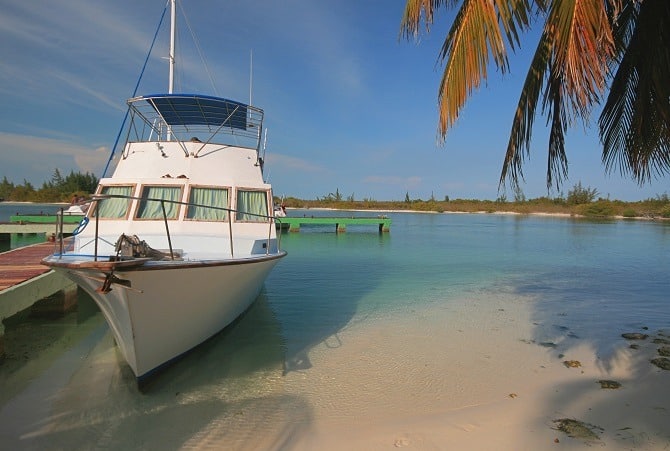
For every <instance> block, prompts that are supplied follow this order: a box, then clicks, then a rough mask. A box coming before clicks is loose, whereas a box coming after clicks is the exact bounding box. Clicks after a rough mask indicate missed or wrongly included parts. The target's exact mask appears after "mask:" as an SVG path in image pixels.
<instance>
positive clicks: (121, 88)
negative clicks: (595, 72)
mask: <svg viewBox="0 0 670 451" xmlns="http://www.w3.org/2000/svg"><path fill="white" fill-rule="evenodd" d="M165 4H166V3H165V0H142V1H139V2H138V1H137V0H115V1H113V2H109V1H91V0H59V1H58V2H35V1H31V2H27V1H25V0H0V10H1V11H2V14H1V15H0V97H1V98H2V101H1V103H0V104H1V105H2V108H0V177H7V179H8V180H9V181H11V182H13V183H15V184H21V183H23V182H24V181H28V182H30V183H32V184H33V185H34V186H36V187H38V188H39V187H40V186H41V185H42V183H43V182H44V181H48V180H50V178H51V176H52V175H53V174H54V171H55V169H58V170H59V171H60V173H61V174H69V173H70V172H71V171H75V172H78V171H79V172H91V173H93V174H94V175H96V176H97V177H100V176H101V175H102V172H103V169H104V167H105V164H106V162H107V160H108V158H109V156H110V152H111V149H112V148H113V146H114V142H115V139H116V137H117V134H118V133H119V128H120V127H121V124H122V121H123V118H124V114H125V111H126V103H125V101H126V100H127V99H128V98H130V97H132V95H133V91H134V89H135V85H136V84H137V82H138V78H139V75H140V72H141V69H142V65H143V63H144V60H145V58H146V57H147V54H148V50H149V46H150V44H151V40H152V38H153V36H154V33H155V32H156V29H157V25H158V23H159V20H160V17H161V14H162V12H163V10H164V7H165ZM404 4H405V3H404V1H403V0H367V1H360V0H338V1H323V0H283V1H281V2H279V1H276V0H258V1H254V2H246V1H214V0H183V2H181V6H180V7H179V15H178V19H177V20H178V27H179V30H180V32H179V37H178V48H177V51H178V53H177V61H178V69H177V76H176V87H175V92H183V93H196V92H197V93H202V94H208V95H216V96H221V97H226V98H230V99H233V100H238V101H242V102H248V101H249V100H251V103H252V104H253V105H255V106H258V107H260V108H263V109H264V111H265V127H266V129H267V130H268V138H267V148H266V166H265V171H266V172H265V175H266V178H267V179H268V181H269V182H270V183H272V185H273V190H274V193H275V195H278V196H292V197H297V198H302V199H316V198H322V197H325V196H328V195H329V194H331V193H335V192H336V191H337V192H339V193H340V194H341V195H342V196H343V197H350V196H351V197H353V198H354V199H355V200H365V199H369V200H404V199H405V197H406V195H409V197H410V198H411V199H424V200H426V199H429V198H431V197H434V198H435V199H438V200H442V199H444V198H445V197H447V196H448V197H449V198H450V199H459V198H460V199H482V200H483V199H489V200H494V199H496V198H498V197H499V196H501V195H505V196H506V197H507V198H508V199H509V200H513V199H514V192H513V191H512V190H511V189H509V188H507V190H504V189H503V190H502V191H501V190H499V185H498V181H499V176H500V170H501V167H502V162H503V157H504V154H505V150H506V146H507V141H508V139H509V130H510V127H511V123H512V118H513V114H514V110H515V108H516V104H517V102H518V99H519V95H520V92H521V85H522V82H523V79H524V78H525V75H526V71H527V68H528V61H529V59H530V56H531V53H532V51H533V50H534V48H535V46H536V42H537V41H536V37H537V36H536V34H537V33H535V34H533V32H531V33H529V34H528V35H525V36H524V39H525V45H524V48H523V49H522V50H521V51H520V52H518V53H517V54H512V55H510V63H511V73H506V74H504V75H503V74H501V73H500V72H498V71H496V70H495V67H494V66H491V67H490V71H489V77H488V80H487V83H486V86H482V87H481V88H480V89H479V90H478V91H476V92H475V93H473V96H472V97H471V98H470V100H469V102H468V104H467V105H466V107H465V109H464V110H463V112H462V114H461V116H460V117H459V119H458V121H457V123H456V125H455V126H454V127H453V128H452V129H451V130H450V131H449V133H448V135H447V137H446V140H445V142H444V143H443V144H441V143H440V140H439V139H438V134H437V121H438V113H437V94H438V87H439V81H440V78H441V75H442V66H441V65H440V63H439V61H438V54H439V50H440V47H441V45H442V43H443V40H444V38H445V36H446V32H447V30H448V27H449V25H450V23H451V19H452V18H453V13H448V12H447V11H442V12H441V13H440V14H438V15H437V17H436V23H435V24H434V25H433V26H432V27H431V30H430V32H429V33H426V32H425V31H424V32H422V33H421V34H420V35H419V36H418V37H417V39H411V40H407V39H404V38H401V37H400V35H399V30H400V20H401V18H402V12H403V9H404ZM182 10H183V11H185V12H186V13H185V16H184V15H182ZM168 29H169V26H168V20H167V19H165V21H164V24H163V27H162V28H161V31H160V32H159V34H158V42H157V44H156V46H155V48H154V50H153V52H152V54H151V58H150V59H149V61H148V65H147V69H146V71H145V73H144V75H143V77H142V79H141V82H140V84H139V90H138V92H137V94H138V95H141V94H154V93H159V92H167V79H168V64H167V61H166V59H165V57H166V56H167V54H168V50H167V48H168ZM192 34H194V35H195V36H196V38H197V41H194V39H193V38H192ZM194 42H197V44H194ZM201 56H203V57H204V59H203V58H201ZM203 61H204V63H203ZM535 123H536V127H535V129H534V132H533V141H532V145H531V156H530V159H529V160H526V164H525V165H524V167H523V171H524V175H525V181H524V182H523V183H522V185H521V188H522V191H523V194H524V195H525V197H526V198H536V197H541V196H551V197H555V196H560V195H563V196H565V195H567V193H568V191H570V190H571V189H572V188H573V187H574V186H575V185H576V184H577V183H581V185H582V186H583V187H588V188H592V189H596V190H597V191H598V194H599V196H601V197H605V198H611V199H618V200H625V201H635V200H643V199H648V198H655V197H657V196H659V195H662V194H666V193H668V191H670V177H668V176H666V177H664V178H658V179H654V180H652V182H651V183H650V184H645V185H642V186H640V185H638V184H637V183H636V182H635V181H633V180H631V179H629V178H626V177H624V176H622V175H620V174H619V172H618V171H614V172H611V173H607V172H606V169H605V167H604V166H603V165H602V162H601V146H600V144H599V138H598V133H597V116H595V119H594V120H593V121H591V124H587V125H586V126H584V125H583V124H581V123H577V124H576V126H575V127H574V128H572V129H571V131H570V132H569V134H568V136H567V139H566V149H567V156H568V162H569V178H568V179H567V180H566V181H565V182H563V185H562V186H561V188H560V190H556V189H553V190H551V191H548V190H547V187H546V165H547V140H548V138H547V136H548V133H547V130H546V127H545V126H544V125H545V119H544V117H541V116H538V117H537V118H536V120H535Z"/></svg>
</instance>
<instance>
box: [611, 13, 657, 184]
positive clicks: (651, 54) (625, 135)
mask: <svg viewBox="0 0 670 451" xmlns="http://www.w3.org/2000/svg"><path fill="white" fill-rule="evenodd" d="M616 23H617V26H616V28H615V36H616V38H617V43H618V45H617V49H619V53H620V58H619V59H618V60H617V62H618V69H617V71H616V74H615V76H614V78H613V80H612V84H611V86H610V93H609V96H608V98H607V102H606V103H605V107H604V109H603V112H602V113H601V116H600V119H599V125H600V136H601V140H602V142H603V155H602V159H603V163H604V164H605V167H606V168H607V170H608V171H611V170H612V169H613V168H615V167H618V169H619V172H620V173H621V174H622V175H631V176H632V177H633V178H634V179H635V180H637V181H638V183H640V184H642V183H645V182H648V181H650V180H651V178H652V177H653V176H661V175H663V174H666V173H668V172H670V85H669V83H668V77H669V75H670V52H669V51H668V49H669V48H670V30H668V27H667V24H668V23H670V3H669V2H667V1H660V0H656V1H653V0H652V1H646V2H641V3H637V2H631V3H629V4H628V5H626V8H624V9H623V10H622V12H621V14H620V15H619V17H618V19H617V22H616Z"/></svg>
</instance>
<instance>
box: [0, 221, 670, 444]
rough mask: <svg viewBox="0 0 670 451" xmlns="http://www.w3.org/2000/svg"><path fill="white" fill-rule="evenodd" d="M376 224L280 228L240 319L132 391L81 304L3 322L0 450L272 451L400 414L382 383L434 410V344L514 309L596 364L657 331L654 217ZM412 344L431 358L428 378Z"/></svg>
mask: <svg viewBox="0 0 670 451" xmlns="http://www.w3.org/2000/svg"><path fill="white" fill-rule="evenodd" d="M289 213H290V214H291V215H302V214H310V215H315V216H317V215H326V214H328V215H342V214H347V215H360V216H366V215H370V214H371V213H357V212H348V213H342V212H317V211H308V212H307V211H291V212H289ZM388 216H390V217H391V218H392V220H393V223H392V225H391V232H390V233H387V234H381V235H380V234H378V233H377V231H376V227H352V226H349V227H348V228H347V232H346V233H343V234H336V233H334V230H331V229H330V228H311V229H310V228H306V227H303V228H302V229H301V231H300V232H299V233H284V234H282V237H281V239H282V241H281V243H282V247H283V248H284V249H286V250H287V251H288V253H289V255H288V257H287V258H285V259H283V260H282V261H281V262H280V263H279V264H278V265H277V267H276V268H275V269H274V270H273V272H272V273H271V275H270V277H269V278H268V280H267V282H266V284H265V288H264V291H263V293H262V295H261V296H260V298H259V299H258V301H257V302H256V303H255V304H254V305H253V307H252V308H251V309H250V310H249V311H248V312H247V313H246V314H245V315H244V316H243V317H242V318H241V319H240V320H239V321H237V322H236V323H235V324H234V325H232V326H231V327H230V328H228V329H227V330H226V331H224V332H223V333H222V334H219V335H218V336H217V337H215V338H214V339H213V340H211V341H209V342H207V343H206V344H205V345H203V346H201V347H199V348H198V349H196V350H195V351H194V352H192V353H191V354H189V355H188V356H186V358H184V359H183V360H181V361H179V362H177V364H175V365H174V366H172V367H170V368H169V369H168V370H167V371H166V372H165V373H163V374H161V375H160V376H159V377H158V378H157V379H156V380H155V381H154V382H153V384H151V385H150V386H149V387H148V388H147V390H146V391H145V392H143V393H139V392H138V391H137V389H136V387H135V385H134V379H133V377H132V375H131V373H130V370H129V369H128V368H127V367H125V366H124V364H123V362H122V361H121V360H120V357H119V356H118V355H117V353H116V352H115V348H114V345H113V341H112V339H111V337H110V334H109V332H108V330H107V326H106V324H105V323H104V321H103V320H102V318H101V317H100V314H99V313H94V314H91V313H90V312H91V309H90V308H89V307H90V306H91V301H90V300H89V299H87V298H86V297H85V296H84V295H82V296H81V297H80V304H81V305H82V308H81V309H80V310H81V311H84V312H87V313H86V314H85V315H83V313H81V312H75V313H72V314H70V315H68V316H66V317H65V318H62V319H59V320H55V321H54V320H42V319H35V318H28V317H18V318H13V319H11V320H10V321H9V322H7V321H6V322H5V323H6V324H7V323H9V324H7V334H6V339H5V347H6V349H7V351H8V359H7V361H6V362H5V364H4V365H3V366H0V387H2V388H1V389H0V443H3V442H4V443H7V444H9V445H10V447H20V448H24V449H54V448H67V449H89V448H91V447H95V446H98V447H101V448H114V449H118V448H123V447H126V448H127V447H133V448H138V447H140V448H161V449H177V448H183V447H190V446H206V445H207V444H208V443H209V444H212V443H217V444H221V443H226V445H227V446H226V447H227V448H228V449H244V448H247V449H253V447H254V446H253V445H254V443H256V441H255V440H257V438H258V436H259V435H263V434H275V435H276V436H277V439H276V444H277V446H276V449H283V448H282V446H281V445H282V443H284V442H283V441H282V440H286V443H288V438H287V437H294V436H296V435H300V433H301V432H302V431H303V429H305V428H308V426H309V424H310V423H311V422H313V421H316V420H315V419H316V418H321V417H323V416H328V417H329V419H331V420H337V419H341V420H342V421H345V419H346V418H348V417H351V415H352V411H357V412H358V413H359V414H368V412H370V414H374V413H375V412H376V411H375V406H376V407H378V408H379V409H380V410H384V411H399V410H402V409H399V406H398V405H396V404H395V403H396V401H395V400H394V398H388V399H387V398H386V397H388V396H390V395H389V393H390V391H389V389H390V388H391V387H388V385H387V384H389V383H390V382H389V380H391V379H392V376H394V375H395V376H397V377H398V378H399V380H401V381H406V383H407V386H408V387H412V396H413V397H415V398H417V399H426V400H427V401H426V403H430V402H431V400H433V399H434V400H435V402H438V401H440V402H443V401H441V400H443V399H445V398H448V397H449V395H448V393H449V392H448V389H449V388H448V382H449V376H448V375H446V374H443V373H442V372H437V371H436V372H435V374H432V373H430V371H433V370H431V369H430V368H431V367H432V366H436V367H438V368H449V365H450V364H449V360H448V359H449V358H450V354H449V349H450V343H443V342H440V340H441V337H442V334H443V332H444V331H445V330H446V332H449V329H451V328H453V329H454V330H460V329H465V327H466V326H467V325H468V322H469V321H470V322H473V321H475V322H478V321H481V322H482V329H481V333H482V334H486V333H487V330H486V329H485V328H484V326H483V324H484V323H486V324H488V323H489V322H491V321H494V320H495V317H503V316H504V315H505V314H506V312H510V313H508V315H512V313H511V312H516V311H517V310H516V309H518V308H523V309H524V310H523V311H524V312H525V311H527V312H528V315H529V316H528V318H525V317H521V316H519V317H508V318H505V321H508V322H509V323H510V324H511V323H513V322H514V321H516V324H517V326H518V327H519V330H520V331H521V330H526V329H527V330H529V331H530V336H523V337H520V338H524V339H525V340H528V341H529V342H533V343H546V342H551V343H553V344H555V345H556V349H555V351H553V352H555V353H556V354H558V353H566V352H569V351H570V349H571V348H574V347H575V346H577V345H581V344H587V345H588V346H590V347H592V348H593V349H594V350H595V352H596V353H597V354H598V355H599V356H601V357H602V358H603V359H607V358H614V354H615V351H616V348H617V346H621V344H622V342H621V339H620V334H621V333H622V332H628V331H641V330H644V329H643V328H648V330H650V331H654V330H660V329H666V330H668V329H669V328H670V298H669V296H668V293H670V279H669V278H668V271H669V270H670V252H669V251H670V223H668V222H652V221H624V220H608V221H587V220H577V219H571V218H562V217H545V216H515V215H491V214H415V213H388ZM488 307H490V308H488ZM469 308H473V309H479V310H476V311H475V310H468V309H469ZM93 310H95V309H93ZM462 312H466V313H468V314H471V313H472V314H473V315H474V313H476V314H477V316H467V315H466V317H463V316H459V315H462ZM473 312H474V313H473ZM482 312H483V313H482ZM480 314H481V315H484V316H479V315H480ZM486 315H488V316H486ZM491 318H493V319H491ZM471 326H473V327H475V328H476V327H478V324H474V325H471ZM517 326H513V327H517ZM446 332H445V333H446ZM520 333H521V332H520ZM45 336H46V337H49V338H48V340H47V339H44V338H42V339H39V337H45ZM398 343H400V344H398ZM426 347H430V348H438V349H440V350H442V351H441V352H440V353H438V354H436V355H434V354H430V359H431V360H430V362H429V363H430V366H429V363H428V362H427V361H426V360H425V359H423V357H424V356H426V355H427V354H426V353H427V352H428V351H430V350H426V349H425V348H426ZM419 357H421V358H419ZM370 367H372V368H374V370H370ZM467 370H468V369H467V368H465V371H466V372H467ZM471 370H472V371H475V369H471ZM440 371H444V370H440ZM429 373H430V374H429ZM351 387H359V388H358V389H360V390H361V392H357V393H353V394H352V388H351ZM465 391H467V390H465ZM369 394H374V398H373V401H370V400H368V399H367V398H366V395H369ZM356 398H360V399H356ZM36 403H37V405H38V406H39V407H36ZM405 407H406V406H403V408H405ZM429 407H430V408H432V407H434V406H429ZM424 408H428V407H425V406H424ZM435 408H436V409H437V407H435ZM361 412H363V413H361ZM8 449H9V448H8ZM288 449H290V447H288Z"/></svg>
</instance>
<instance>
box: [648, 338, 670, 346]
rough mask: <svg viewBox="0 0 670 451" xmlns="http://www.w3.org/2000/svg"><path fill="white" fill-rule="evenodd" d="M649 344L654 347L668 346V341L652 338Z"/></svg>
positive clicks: (669, 341)
mask: <svg viewBox="0 0 670 451" xmlns="http://www.w3.org/2000/svg"><path fill="white" fill-rule="evenodd" d="M651 342H652V343H654V344H655V345H670V340H666V339H665V338H654V339H653V340H651Z"/></svg>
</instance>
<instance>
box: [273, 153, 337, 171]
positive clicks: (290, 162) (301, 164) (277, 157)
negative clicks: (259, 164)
mask: <svg viewBox="0 0 670 451" xmlns="http://www.w3.org/2000/svg"><path fill="white" fill-rule="evenodd" d="M267 163H268V164H270V165H272V169H273V171H277V170H291V171H300V172H303V173H323V172H326V169H325V168H324V167H323V166H319V165H315V164H314V163H312V162H310V161H308V160H305V159H302V158H296V157H290V156H287V155H281V154H277V153H272V154H269V155H268V157H267Z"/></svg>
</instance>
